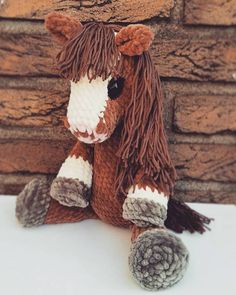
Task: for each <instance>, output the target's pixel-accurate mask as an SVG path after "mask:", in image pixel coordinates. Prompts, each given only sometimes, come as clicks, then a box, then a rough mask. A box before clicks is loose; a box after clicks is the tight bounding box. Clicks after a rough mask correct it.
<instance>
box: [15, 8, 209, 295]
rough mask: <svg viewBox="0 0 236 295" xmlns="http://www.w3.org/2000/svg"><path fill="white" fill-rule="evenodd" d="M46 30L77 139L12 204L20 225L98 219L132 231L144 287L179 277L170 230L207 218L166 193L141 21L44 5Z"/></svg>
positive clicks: (169, 186)
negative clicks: (77, 14)
mask: <svg viewBox="0 0 236 295" xmlns="http://www.w3.org/2000/svg"><path fill="white" fill-rule="evenodd" d="M46 28H47V29H48V30H49V31H50V32H51V34H52V35H53V36H54V37H55V39H56V40H57V41H58V42H59V43H60V44H62V45H63V47H62V49H61V51H60V52H59V54H58V55H57V67H58V70H59V72H60V75H61V76H62V77H64V78H66V79H68V80H70V83H71V93H70V100H69V104H68V111H67V119H66V123H65V124H66V127H67V128H68V129H69V130H70V131H71V132H72V134H73V135H74V136H75V137H76V138H77V142H76V144H75V146H74V148H73V149H72V151H71V153H70V155H69V156H68V158H67V159H66V160H65V162H64V163H63V164H62V166H61V168H60V171H59V172H58V175H57V177H56V178H55V179H54V180H53V181H52V180H49V179H48V180H42V179H40V180H39V179H35V180H33V181H31V182H30V183H29V184H28V185H26V187H25V189H24V190H23V191H22V192H21V193H20V195H19V196H18V199H17V204H16V216H17V218H18V220H19V221H20V222H21V224H22V225H23V226H27V227H29V226H34V225H41V224H53V223H64V222H78V221H82V220H85V219H90V218H95V219H100V220H102V221H104V222H107V223H109V224H113V225H116V226H121V227H128V228H130V229H131V232H132V239H131V240H132V245H131V252H130V256H129V266H130V270H131V272H132V274H133V276H134V278H135V280H136V281H137V282H138V283H139V284H140V285H141V286H142V287H144V288H146V289H149V290H158V289H161V288H166V287H169V286H171V285H173V284H175V283H176V282H177V281H179V280H180V279H181V278H182V277H183V274H184V271H185V269H186V267H187V264H188V259H189V255H188V251H187V249H186V247H185V246H184V244H183V243H182V242H181V240H180V238H179V237H176V236H175V235H173V234H172V233H171V232H170V231H169V230H168V229H167V228H170V229H173V230H175V231H177V232H182V231H183V230H185V229H187V230H189V231H191V232H193V231H199V232H203V231H204V229H205V223H209V219H208V218H206V217H204V216H202V215H200V214H197V213H196V212H195V211H193V210H191V209H190V208H189V207H188V206H186V205H185V204H182V203H180V202H178V201H176V200H174V199H173V198H170V197H171V196H172V194H173V185H174V181H175V178H176V172H175V169H174V167H173V164H172V161H171V159H170V156H169V153H168V147H167V141H166V137H165V132H164V127H163V119H162V92H161V86H160V80H159V76H158V73H157V70H156V69H155V67H154V64H153V61H152V59H151V56H150V53H149V51H148V49H149V46H150V44H151V42H152V40H153V33H152V32H151V31H150V29H149V28H148V27H146V26H144V25H128V26H127V27H121V26H118V25H113V24H103V23H97V22H90V23H87V24H85V25H82V24H81V23H80V22H79V21H78V20H77V19H76V18H72V17H70V16H66V15H63V14H59V13H51V14H50V15H48V16H47V18H46Z"/></svg>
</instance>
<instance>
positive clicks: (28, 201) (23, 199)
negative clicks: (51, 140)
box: [16, 179, 97, 227]
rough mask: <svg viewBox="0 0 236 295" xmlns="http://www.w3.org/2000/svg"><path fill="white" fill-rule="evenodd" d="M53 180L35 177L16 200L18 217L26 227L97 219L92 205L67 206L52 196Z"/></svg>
mask: <svg viewBox="0 0 236 295" xmlns="http://www.w3.org/2000/svg"><path fill="white" fill-rule="evenodd" d="M51 182H52V181H51V180H43V179H34V180H32V181H31V182H30V183H28V184H27V185H26V186H25V188H24V189H23V191H22V192H21V193H20V194H19V196H18V197H17V200H16V217H17V219H18V221H19V222H20V223H21V224H22V225H23V226H24V227H32V226H39V225H42V224H56V223H69V222H79V221H82V220H85V219H97V215H96V214H95V213H94V211H93V210H92V208H91V207H90V206H88V207H86V208H78V207H66V206H63V205H61V204H59V203H58V202H57V201H55V200H54V199H52V198H51V196H50V194H49V191H50V187H51Z"/></svg>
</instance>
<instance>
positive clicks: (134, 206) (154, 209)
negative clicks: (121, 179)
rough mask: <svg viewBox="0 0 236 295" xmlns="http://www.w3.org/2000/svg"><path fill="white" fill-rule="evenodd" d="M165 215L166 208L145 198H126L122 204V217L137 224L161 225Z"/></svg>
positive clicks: (143, 225) (144, 225) (145, 225)
mask: <svg viewBox="0 0 236 295" xmlns="http://www.w3.org/2000/svg"><path fill="white" fill-rule="evenodd" d="M166 217H167V210H166V208H165V207H164V206H163V205H161V204H159V203H156V202H154V201H152V200H151V201H150V200H148V199H145V198H126V199H125V201H124V204H123V218H124V219H126V220H130V221H132V222H133V223H135V224H136V225H138V226H141V227H147V226H150V224H151V225H156V226H158V227H163V226H164V222H165V219H166Z"/></svg>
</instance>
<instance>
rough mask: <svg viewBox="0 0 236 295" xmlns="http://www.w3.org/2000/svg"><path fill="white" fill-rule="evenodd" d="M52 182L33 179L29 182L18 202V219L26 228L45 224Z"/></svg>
mask: <svg viewBox="0 0 236 295" xmlns="http://www.w3.org/2000/svg"><path fill="white" fill-rule="evenodd" d="M50 184H51V181H47V180H45V179H33V180H32V181H31V182H29V183H28V184H27V185H26V186H25V188H24V189H23V191H22V192H21V193H20V194H19V196H18V197H17V200H16V217H17V219H18V220H19V222H20V223H21V224H22V225H23V226H25V227H31V226H37V225H41V224H43V223H44V219H45V216H46V214H47V210H48V208H49V203H50V199H51V198H50V196H49V188H50Z"/></svg>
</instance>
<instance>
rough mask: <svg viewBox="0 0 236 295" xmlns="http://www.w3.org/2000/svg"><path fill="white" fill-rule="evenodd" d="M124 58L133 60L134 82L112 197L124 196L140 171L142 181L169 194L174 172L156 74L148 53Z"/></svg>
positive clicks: (125, 119)
mask: <svg viewBox="0 0 236 295" xmlns="http://www.w3.org/2000/svg"><path fill="white" fill-rule="evenodd" d="M123 58H124V57H123ZM125 58H126V59H133V60H132V61H131V62H133V65H134V67H133V68H134V80H133V84H132V94H131V99H130V103H129V105H128V107H127V109H126V112H125V117H124V125H123V130H122V135H121V141H120V146H119V150H118V153H117V155H118V158H119V160H118V165H117V177H116V181H115V190H116V195H117V196H118V195H123V196H124V195H126V194H127V189H129V188H130V187H131V186H132V185H134V184H135V176H136V175H137V173H138V172H139V173H140V171H141V172H142V180H147V181H148V183H150V184H151V185H153V186H154V187H155V188H158V189H159V190H160V191H162V192H164V193H166V194H171V193H172V189H173V185H174V181H175V178H176V172H175V168H174V167H173V164H172V162H171V159H170V156H169V152H168V146H167V141H166V136H165V131H164V126H163V118H162V100H163V96H162V91H161V84H160V79H159V75H158V73H157V70H156V69H155V66H154V64H153V61H152V59H151V56H150V54H149V52H144V53H143V54H142V55H140V56H135V57H132V58H130V57H125Z"/></svg>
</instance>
